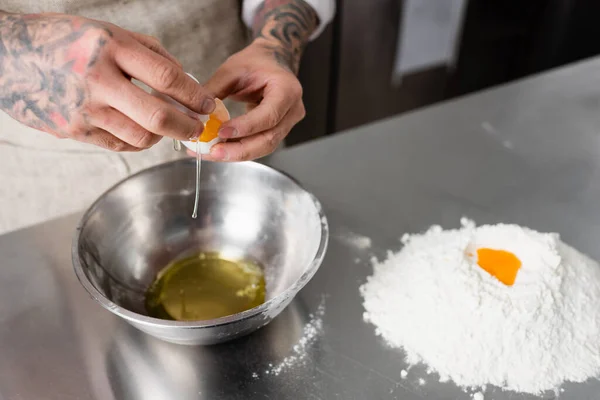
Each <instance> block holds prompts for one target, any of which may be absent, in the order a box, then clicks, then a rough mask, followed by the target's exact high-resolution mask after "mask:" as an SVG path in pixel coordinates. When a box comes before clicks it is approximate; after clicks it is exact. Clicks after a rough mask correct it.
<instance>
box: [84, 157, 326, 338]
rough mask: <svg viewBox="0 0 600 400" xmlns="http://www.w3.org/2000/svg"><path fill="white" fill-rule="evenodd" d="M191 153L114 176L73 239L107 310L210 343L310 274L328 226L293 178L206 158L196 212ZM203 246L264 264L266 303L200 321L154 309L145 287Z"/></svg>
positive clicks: (280, 304)
mask: <svg viewBox="0 0 600 400" xmlns="http://www.w3.org/2000/svg"><path fill="white" fill-rule="evenodd" d="M194 163H195V161H194V160H191V159H186V160H178V161H175V162H170V163H166V164H162V165H159V166H156V167H153V168H150V169H147V170H145V171H142V172H140V173H138V174H136V175H133V176H131V177H129V178H127V179H125V180H124V181H122V182H120V183H118V184H117V185H115V186H114V187H113V188H111V189H110V190H108V191H107V192H106V193H104V194H103V195H102V196H101V197H100V198H99V199H98V200H97V201H96V202H95V203H94V204H93V205H92V206H91V207H90V208H89V209H88V210H87V212H86V213H85V214H84V216H83V218H82V219H81V221H80V223H79V225H78V227H77V231H76V234H75V238H74V241H73V248H72V255H73V265H74V267H75V273H76V274H77V277H78V278H79V281H80V282H81V284H82V285H83V286H84V287H85V289H86V290H87V291H88V292H89V293H90V295H91V296H92V297H93V298H94V299H95V300H96V301H98V302H99V303H100V304H101V305H102V306H103V307H104V308H106V309H108V310H109V311H111V312H112V313H114V314H116V315H118V316H119V317H122V318H124V319H125V320H127V321H128V322H129V323H131V324H132V325H133V326H135V327H137V328H139V329H140V330H142V331H144V332H146V333H148V334H150V335H153V336H155V337H157V338H160V339H163V340H166V341H169V342H173V343H180V344H214V343H220V342H224V341H228V340H231V339H234V338H237V337H239V336H242V335H245V334H248V333H250V332H253V331H255V330H256V329H259V328H260V327H262V326H264V325H266V324H268V323H269V322H270V321H271V320H272V319H273V318H275V317H276V316H277V315H278V314H279V313H280V312H281V311H282V310H283V309H284V308H285V307H286V306H287V305H288V304H289V303H290V301H291V300H292V299H293V298H294V296H295V295H296V294H297V293H298V291H299V290H300V289H302V287H304V285H306V283H307V282H308V281H309V280H310V279H311V278H312V277H313V276H314V274H315V273H316V271H317V269H318V268H319V266H320V265H321V262H322V261H323V257H324V255H325V250H326V248H327V240H328V236H329V230H328V225H327V220H326V218H325V216H324V215H323V211H322V209H321V206H320V204H319V202H318V200H317V199H316V198H315V197H314V196H313V195H311V194H310V193H308V192H307V191H305V190H304V189H303V188H302V187H301V186H300V185H299V184H298V183H297V182H295V181H294V180H293V179H291V178H290V177H288V176H286V175H284V174H283V173H281V172H278V171H276V170H274V169H272V168H270V167H267V166H264V165H261V164H258V163H254V162H244V163H210V162H203V163H202V177H201V195H200V208H199V213H198V218H197V219H192V218H191V212H192V208H193V200H194V185H195V164H194ZM199 251H217V252H219V253H221V254H222V255H224V256H226V257H231V258H233V259H235V258H244V259H252V260H255V261H257V262H258V263H259V264H261V265H262V266H263V267H264V272H265V279H266V282H267V298H266V301H265V303H264V304H262V305H260V306H258V307H255V308H252V309H250V310H247V311H244V312H241V313H238V314H234V315H230V316H227V317H223V318H217V319H213V320H206V321H198V322H180V321H167V320H161V319H157V318H152V317H149V316H148V315H147V313H146V309H145V306H144V300H145V293H146V290H147V289H148V287H149V286H150V284H151V283H152V282H153V281H154V279H155V278H156V275H157V274H158V272H159V271H160V270H161V269H162V268H164V267H165V266H166V265H167V264H169V263H170V262H171V261H173V260H176V259H179V258H184V257H186V256H189V255H191V254H193V253H197V252H199Z"/></svg>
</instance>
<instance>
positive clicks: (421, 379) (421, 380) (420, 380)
mask: <svg viewBox="0 0 600 400" xmlns="http://www.w3.org/2000/svg"><path fill="white" fill-rule="evenodd" d="M419 385H421V386H423V385H425V379H423V378H419Z"/></svg>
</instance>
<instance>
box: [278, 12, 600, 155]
mask: <svg viewBox="0 0 600 400" xmlns="http://www.w3.org/2000/svg"><path fill="white" fill-rule="evenodd" d="M337 5H338V12H337V16H336V19H335V21H334V23H333V24H332V25H331V26H330V27H329V28H328V29H327V31H326V32H324V34H323V35H322V36H321V37H320V38H319V39H317V40H316V41H315V42H313V43H311V45H310V46H309V47H308V48H307V50H306V54H305V57H304V59H303V64H302V67H301V70H300V79H301V81H302V83H303V85H304V90H305V95H304V97H305V100H304V101H305V104H306V108H307V117H306V119H305V120H304V121H302V122H301V123H300V124H299V125H298V126H297V127H296V128H294V129H295V130H294V132H293V133H292V134H291V135H290V136H288V138H287V139H286V144H287V145H288V146H290V145H295V144H299V143H302V142H305V141H308V140H311V139H315V138H319V137H323V136H326V135H331V134H335V133H336V132H339V131H342V130H345V129H348V128H352V127H355V126H358V125H362V124H365V123H368V122H372V121H375V120H378V119H381V118H385V117H389V116H392V115H396V114H401V113H405V112H408V111H411V110H415V109H418V108H420V107H425V106H428V105H432V104H435V103H437V102H440V101H444V100H447V99H451V98H453V97H456V96H461V95H464V94H468V93H471V92H474V91H478V90H482V89H486V88H489V87H491V86H494V85H499V84H503V83H506V82H510V81H512V80H515V79H519V78H522V77H525V76H528V75H531V74H535V73H538V72H542V71H545V70H548V69H551V68H554V67H557V66H560V65H564V64H567V63H571V62H574V61H577V60H581V59H584V58H588V57H592V56H594V55H597V54H598V53H600V1H598V0H527V1H522V0H496V1H490V0H338V1H337Z"/></svg>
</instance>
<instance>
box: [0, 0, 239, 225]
mask: <svg viewBox="0 0 600 400" xmlns="http://www.w3.org/2000/svg"><path fill="white" fill-rule="evenodd" d="M0 9H2V10H4V11H10V12H27V13H37V12H44V11H46V12H49V11H52V12H60V13H66V14H72V15H81V16H85V17H88V18H92V19H97V20H103V21H108V22H112V23H114V24H116V25H119V26H121V27H123V28H125V29H128V30H132V31H136V32H141V33H145V34H148V35H152V36H155V37H157V38H158V39H159V40H160V41H161V42H162V44H163V45H164V46H165V48H166V49H167V50H168V51H169V52H170V53H171V54H173V55H174V56H175V57H177V58H178V59H179V60H180V62H181V63H182V64H183V66H184V68H185V70H186V71H187V72H190V73H191V74H193V75H194V76H195V77H196V78H198V80H199V81H200V82H203V81H205V80H206V79H208V78H209V77H210V76H211V74H212V73H213V72H214V71H215V70H216V69H217V67H218V66H219V65H221V63H223V61H225V59H226V58H227V57H228V56H229V55H231V54H233V53H235V52H236V51H238V50H239V49H241V48H242V47H243V45H244V43H245V28H244V27H243V24H242V22H241V19H240V10H239V1H238V0H0ZM228 107H229V108H230V110H231V111H232V114H233V115H238V114H239V113H240V112H241V105H239V104H233V103H229V104H228ZM182 156H183V153H177V152H175V151H173V149H172V142H171V140H168V139H164V140H162V141H161V142H160V143H159V144H157V145H156V146H154V147H153V148H152V149H150V150H147V151H142V152H139V153H112V152H109V151H106V150H103V149H100V148H97V147H95V146H91V145H87V144H83V143H79V142H76V141H73V140H64V139H63V140H59V139H56V138H54V137H52V136H50V135H48V134H46V133H42V132H38V131H35V130H33V129H31V128H28V127H25V126H23V125H21V124H19V123H18V122H16V121H14V120H13V119H12V118H10V117H9V116H8V115H7V114H5V113H3V112H0V234H2V233H4V232H7V231H9V230H14V229H17V228H20V227H23V226H27V225H32V224H36V223H39V222H42V221H45V220H48V219H51V218H55V217H58V216H61V215H64V214H67V213H71V212H75V211H78V210H81V209H83V208H85V207H87V206H88V205H90V204H91V202H92V201H93V200H94V199H95V198H96V197H98V196H99V195H100V194H101V193H102V192H103V191H104V190H106V189H108V188H109V187H110V186H111V185H113V184H114V183H116V182H117V181H119V180H121V179H123V178H125V177H126V176H128V175H130V174H131V173H134V172H136V171H139V170H140V169H143V168H146V167H149V166H151V165H155V164H158V163H161V162H165V161H169V160H172V159H175V158H178V157H182Z"/></svg>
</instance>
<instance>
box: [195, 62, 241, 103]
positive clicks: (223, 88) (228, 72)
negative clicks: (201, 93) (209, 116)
mask: <svg viewBox="0 0 600 400" xmlns="http://www.w3.org/2000/svg"><path fill="white" fill-rule="evenodd" d="M238 82H239V76H238V74H237V73H236V72H234V71H233V69H232V68H230V67H229V66H227V65H226V64H224V65H222V66H221V67H219V69H217V72H215V73H214V75H213V76H212V77H211V78H210V79H209V80H208V81H206V83H205V84H204V85H203V86H204V88H205V89H206V90H208V91H209V92H210V93H212V94H214V95H215V97H217V98H219V99H221V100H223V99H226V98H227V97H228V96H229V95H230V94H232V93H234V92H235V91H236V89H237V85H238Z"/></svg>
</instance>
